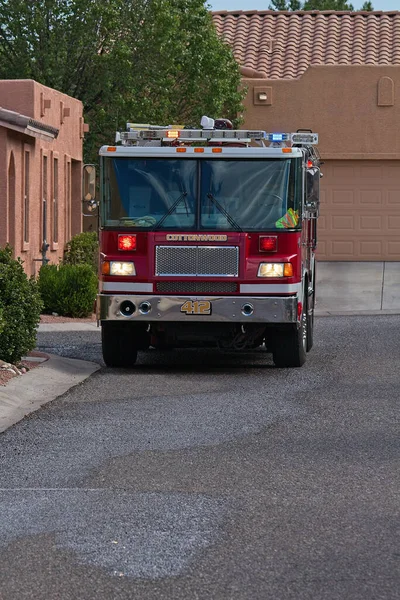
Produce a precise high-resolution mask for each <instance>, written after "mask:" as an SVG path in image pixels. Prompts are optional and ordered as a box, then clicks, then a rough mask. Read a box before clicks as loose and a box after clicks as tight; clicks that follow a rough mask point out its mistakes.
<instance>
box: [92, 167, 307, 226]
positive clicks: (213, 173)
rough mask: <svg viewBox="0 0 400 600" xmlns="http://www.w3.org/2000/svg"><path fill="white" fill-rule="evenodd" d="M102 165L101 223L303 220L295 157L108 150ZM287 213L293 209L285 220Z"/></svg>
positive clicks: (266, 223)
mask: <svg viewBox="0 0 400 600" xmlns="http://www.w3.org/2000/svg"><path fill="white" fill-rule="evenodd" d="M103 167H104V177H103V183H104V199H103V202H102V211H101V212H102V225H103V226H106V227H127V228H130V227H132V228H135V229H144V230H154V229H157V230H181V231H195V230H205V231H216V230H223V231H241V230H242V231H265V230H274V229H279V228H282V227H285V228H291V229H293V228H296V227H298V226H299V225H300V218H299V215H301V210H300V208H301V170H300V169H301V162H300V159H299V158H296V159H293V158H284V159H263V160H258V159H257V160H255V159H244V158H237V159H236V158H235V159H232V160H231V159H220V158H212V159H208V157H204V158H201V159H198V158H197V157H196V158H165V159H164V158H131V157H129V158H125V157H124V158H119V157H118V158H108V157H107V158H105V159H104V163H103ZM288 211H289V213H288ZM288 214H290V215H295V216H294V217H293V218H291V219H290V220H289V225H288V224H287V218H286V216H287V215H288ZM282 219H283V221H282ZM282 223H285V224H284V225H282Z"/></svg>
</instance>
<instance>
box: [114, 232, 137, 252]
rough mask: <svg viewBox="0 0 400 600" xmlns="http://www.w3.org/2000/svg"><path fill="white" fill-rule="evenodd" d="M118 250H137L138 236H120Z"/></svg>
mask: <svg viewBox="0 0 400 600" xmlns="http://www.w3.org/2000/svg"><path fill="white" fill-rule="evenodd" d="M118 250H125V251H129V250H136V235H124V234H122V235H119V236H118Z"/></svg>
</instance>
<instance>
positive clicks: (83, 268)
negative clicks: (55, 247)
mask: <svg viewBox="0 0 400 600" xmlns="http://www.w3.org/2000/svg"><path fill="white" fill-rule="evenodd" d="M38 282H39V289H40V293H41V296H42V300H43V304H44V312H45V313H48V314H51V313H53V312H55V313H57V314H59V315H62V316H64V317H75V318H82V317H88V316H89V315H91V314H92V312H93V306H94V301H95V299H96V294H97V276H96V274H95V273H94V272H93V269H92V267H91V266H89V265H85V264H77V265H74V264H62V265H60V266H57V265H45V266H43V267H41V269H40V272H39V280H38Z"/></svg>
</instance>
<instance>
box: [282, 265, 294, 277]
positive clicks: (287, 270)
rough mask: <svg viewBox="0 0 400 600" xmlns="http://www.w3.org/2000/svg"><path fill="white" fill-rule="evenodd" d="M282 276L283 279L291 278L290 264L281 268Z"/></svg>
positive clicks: (291, 269) (291, 268) (291, 266)
mask: <svg viewBox="0 0 400 600" xmlns="http://www.w3.org/2000/svg"><path fill="white" fill-rule="evenodd" d="M283 275H284V277H293V265H292V263H285V266H284V267H283Z"/></svg>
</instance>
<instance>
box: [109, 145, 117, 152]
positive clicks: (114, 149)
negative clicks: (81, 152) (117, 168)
mask: <svg viewBox="0 0 400 600" xmlns="http://www.w3.org/2000/svg"><path fill="white" fill-rule="evenodd" d="M116 151H117V148H116V147H115V146H108V147H107V152H116Z"/></svg>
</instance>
